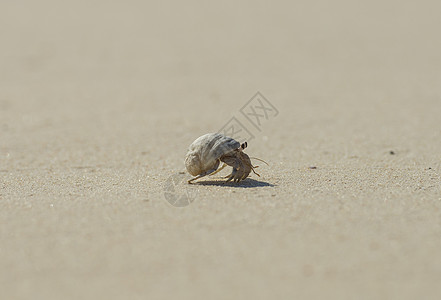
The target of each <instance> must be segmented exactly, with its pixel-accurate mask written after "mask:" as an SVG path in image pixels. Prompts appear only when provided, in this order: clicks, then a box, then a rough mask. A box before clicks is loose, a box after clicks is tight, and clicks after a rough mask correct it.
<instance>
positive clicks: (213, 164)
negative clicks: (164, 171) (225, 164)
mask: <svg viewBox="0 0 441 300" xmlns="http://www.w3.org/2000/svg"><path fill="white" fill-rule="evenodd" d="M239 148H240V143H239V142H238V141H236V140H234V139H232V138H230V137H227V136H225V135H222V134H220V133H207V134H204V135H203V136H201V137H199V138H197V139H196V140H195V141H194V142H193V143H192V144H191V145H190V147H189V149H188V153H187V156H186V158H185V167H186V168H187V171H188V173H190V174H191V175H193V176H198V175H202V174H204V173H207V172H209V171H211V170H213V171H214V170H216V169H217V167H218V166H219V160H220V158H221V157H222V156H224V155H228V154H229V153H231V152H233V151H234V150H237V149H239ZM206 175H208V173H207V174H206Z"/></svg>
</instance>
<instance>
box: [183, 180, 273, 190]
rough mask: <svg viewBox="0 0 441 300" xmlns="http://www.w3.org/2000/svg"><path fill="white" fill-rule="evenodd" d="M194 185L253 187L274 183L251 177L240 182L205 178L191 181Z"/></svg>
mask: <svg viewBox="0 0 441 300" xmlns="http://www.w3.org/2000/svg"><path fill="white" fill-rule="evenodd" d="M192 184H194V185H215V186H228V187H236V188H254V187H264V186H271V187H273V186H275V185H274V184H271V183H268V182H264V181H259V180H254V179H251V178H247V179H245V180H244V181H241V182H232V181H230V182H225V180H206V181H202V180H201V181H196V182H194V183H192Z"/></svg>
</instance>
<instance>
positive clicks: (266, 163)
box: [250, 157, 269, 166]
mask: <svg viewBox="0 0 441 300" xmlns="http://www.w3.org/2000/svg"><path fill="white" fill-rule="evenodd" d="M250 158H252V159H255V160H258V161H261V162H263V163H265V164H266V165H267V166H269V164H268V163H267V162H266V161H264V160H263V159H260V158H257V157H250Z"/></svg>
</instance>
